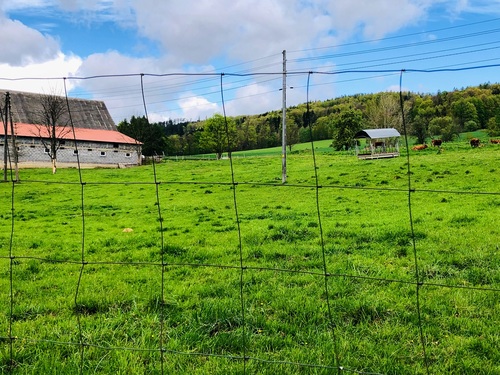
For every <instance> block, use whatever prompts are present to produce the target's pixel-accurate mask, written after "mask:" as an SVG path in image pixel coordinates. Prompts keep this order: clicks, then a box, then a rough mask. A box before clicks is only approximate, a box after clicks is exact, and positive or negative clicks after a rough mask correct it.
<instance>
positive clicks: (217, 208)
mask: <svg viewBox="0 0 500 375" xmlns="http://www.w3.org/2000/svg"><path fill="white" fill-rule="evenodd" d="M329 143H331V141H322V142H317V143H315V146H316V147H317V149H316V150H317V153H316V158H317V159H316V165H315V164H314V163H313V159H312V155H311V154H312V153H311V152H310V145H309V148H307V147H306V146H305V145H304V146H301V145H300V146H299V145H296V146H294V148H293V151H296V152H292V153H290V154H289V155H288V165H287V167H288V168H287V171H288V181H287V184H286V185H284V186H283V185H281V149H279V148H278V149H277V150H275V151H276V152H275V153H274V156H273V153H270V154H267V155H266V154H265V153H264V152H263V151H262V150H261V153H259V152H257V151H256V152H255V154H252V153H246V155H247V156H248V157H244V158H235V159H233V163H232V164H233V168H234V169H233V171H232V170H231V168H230V161H229V160H227V159H225V160H220V161H215V160H212V161H200V160H178V161H174V160H169V161H164V162H162V163H159V164H157V165H156V166H155V169H153V166H151V165H150V166H143V167H138V168H130V169H113V170H111V169H94V170H82V171H81V178H82V182H83V184H80V183H79V181H80V175H79V171H78V170H76V169H72V168H69V169H59V171H58V172H57V174H56V175H52V174H51V171H50V169H49V168H47V169H38V170H37V169H23V170H21V182H20V183H16V184H12V183H2V184H0V207H1V209H0V220H1V222H2V223H3V224H2V225H1V226H0V369H1V370H0V373H6V374H8V373H13V374H75V373H76V374H77V373H84V374H112V373H113V374H114V373H117V374H118V373H120V374H160V373H165V374H174V373H175V374H237V373H240V374H241V373H244V372H245V373H247V374H331V373H337V370H338V369H339V368H340V367H342V370H341V371H340V372H341V373H347V374H353V373H354V374H356V373H376V374H426V373H431V374H444V373H446V374H495V373H500V333H499V330H498V327H499V326H500V298H499V296H500V251H499V250H500V249H499V246H500V244H499V241H498V239H499V238H500V190H499V186H500V166H499V164H498V160H499V157H500V145H490V144H485V145H484V147H480V148H476V149H472V148H471V147H470V146H469V145H468V144H467V142H466V139H465V138H464V139H462V140H460V141H458V142H455V143H448V144H445V145H444V146H443V149H442V150H441V152H438V150H437V149H435V148H428V149H426V150H424V151H421V152H415V151H410V158H409V164H408V159H407V158H406V149H403V150H402V152H403V156H401V157H399V158H393V159H384V160H372V161H359V160H357V158H356V157H355V156H353V155H352V154H350V153H347V152H346V153H335V152H333V150H331V149H329V148H328V145H329ZM252 155H259V156H253V157H251V156H252ZM260 156H268V157H260ZM155 176H156V182H158V183H155ZM316 176H317V180H316ZM233 179H234V182H235V184H233V183H232V181H233ZM12 214H14V216H12ZM9 337H13V338H14V339H13V340H11V339H10V338H9ZM159 348H163V350H161V351H160V350H159ZM11 356H12V360H13V365H14V366H13V367H12V366H11V361H10V360H11ZM243 357H245V358H246V360H243Z"/></svg>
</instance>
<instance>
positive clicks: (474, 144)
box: [470, 138, 481, 147]
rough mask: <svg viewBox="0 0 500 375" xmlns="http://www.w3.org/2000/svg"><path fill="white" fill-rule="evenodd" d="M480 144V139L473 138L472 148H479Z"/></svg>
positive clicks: (471, 141)
mask: <svg viewBox="0 0 500 375" xmlns="http://www.w3.org/2000/svg"><path fill="white" fill-rule="evenodd" d="M480 144H481V141H480V140H479V138H472V139H471V140H470V147H479V145H480Z"/></svg>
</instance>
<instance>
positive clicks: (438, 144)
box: [432, 139, 443, 147]
mask: <svg viewBox="0 0 500 375" xmlns="http://www.w3.org/2000/svg"><path fill="white" fill-rule="evenodd" d="M442 144H443V140H442V139H433V140H432V145H433V146H434V147H441V145H442Z"/></svg>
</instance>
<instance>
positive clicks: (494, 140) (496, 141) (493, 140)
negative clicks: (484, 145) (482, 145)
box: [490, 139, 500, 145]
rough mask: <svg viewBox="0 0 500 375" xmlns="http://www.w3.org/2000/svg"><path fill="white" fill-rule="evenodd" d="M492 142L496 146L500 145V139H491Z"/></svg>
mask: <svg viewBox="0 0 500 375" xmlns="http://www.w3.org/2000/svg"><path fill="white" fill-rule="evenodd" d="M490 142H491V143H493V144H494V145H500V139H490Z"/></svg>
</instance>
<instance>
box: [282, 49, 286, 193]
mask: <svg viewBox="0 0 500 375" xmlns="http://www.w3.org/2000/svg"><path fill="white" fill-rule="evenodd" d="M282 91H283V113H282V117H283V120H282V127H281V130H282V134H281V144H282V147H281V173H282V175H281V182H282V183H283V184H284V183H285V182H286V50H283V89H282Z"/></svg>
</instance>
